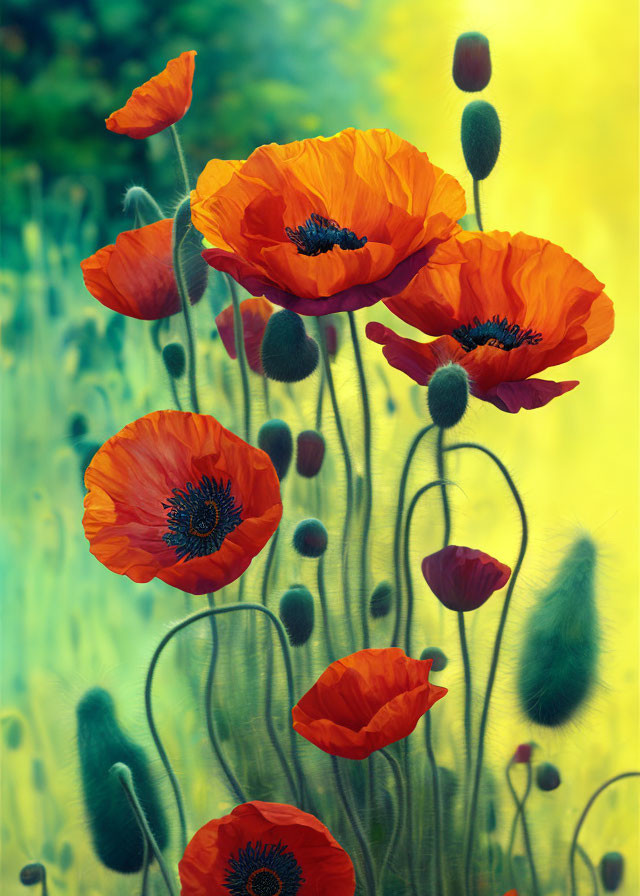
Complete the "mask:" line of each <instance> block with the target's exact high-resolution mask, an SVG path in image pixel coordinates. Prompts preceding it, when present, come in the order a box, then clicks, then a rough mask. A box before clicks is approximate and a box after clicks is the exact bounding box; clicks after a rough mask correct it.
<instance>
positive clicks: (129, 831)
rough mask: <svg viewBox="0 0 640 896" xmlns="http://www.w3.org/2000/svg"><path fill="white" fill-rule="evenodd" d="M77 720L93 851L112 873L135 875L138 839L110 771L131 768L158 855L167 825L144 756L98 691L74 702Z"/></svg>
mask: <svg viewBox="0 0 640 896" xmlns="http://www.w3.org/2000/svg"><path fill="white" fill-rule="evenodd" d="M77 717H78V755H79V758H80V772H81V776H82V790H83V796H84V803H85V808H86V811H87V815H88V818H89V827H90V830H91V837H92V840H93V845H94V848H95V851H96V853H97V855H98V858H99V859H100V860H101V861H102V862H103V863H104V864H105V865H106V866H107V868H111V869H112V870H113V871H119V872H120V873H122V874H129V873H133V872H135V871H140V869H141V868H142V864H143V861H144V841H143V836H142V834H141V832H140V828H139V826H138V822H137V820H136V817H135V815H134V814H133V810H132V809H131V807H130V805H129V803H128V801H127V797H126V795H125V794H124V792H123V790H122V787H121V785H120V783H119V782H118V780H117V779H116V778H115V777H114V776H113V775H110V774H109V770H110V769H111V767H112V766H113V765H114V764H115V763H118V762H122V763H124V764H125V765H127V766H128V767H129V768H130V769H131V774H132V777H133V781H134V785H135V791H136V794H137V796H138V799H139V800H140V805H141V806H142V809H143V811H144V813H145V816H146V818H147V820H148V822H149V826H150V828H151V831H152V833H153V835H154V837H155V839H156V842H157V844H158V846H159V848H160V849H161V850H162V849H164V848H165V846H166V845H167V840H168V831H167V823H166V820H165V816H164V812H163V810H162V806H161V804H160V799H159V797H158V793H157V790H156V787H155V784H154V781H153V778H152V777H151V770H150V767H149V761H148V759H147V756H146V754H145V752H144V750H143V749H142V748H141V747H139V746H138V745H137V744H135V743H133V741H131V740H130V739H129V738H128V737H127V736H126V735H125V734H124V732H123V731H122V730H121V728H120V726H119V725H118V722H117V720H116V717H115V707H114V703H113V700H112V698H111V695H110V694H108V693H107V691H105V690H103V689H102V688H92V689H91V690H90V691H87V693H86V694H85V695H84V697H83V698H82V699H81V700H80V702H79V703H78V707H77Z"/></svg>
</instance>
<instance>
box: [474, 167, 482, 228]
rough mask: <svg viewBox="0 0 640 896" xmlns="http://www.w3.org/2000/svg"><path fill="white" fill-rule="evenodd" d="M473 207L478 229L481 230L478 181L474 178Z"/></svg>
mask: <svg viewBox="0 0 640 896" xmlns="http://www.w3.org/2000/svg"><path fill="white" fill-rule="evenodd" d="M473 207H474V209H475V213H476V221H477V223H478V230H482V217H481V215H480V181H478V180H476V179H475V178H474V180H473Z"/></svg>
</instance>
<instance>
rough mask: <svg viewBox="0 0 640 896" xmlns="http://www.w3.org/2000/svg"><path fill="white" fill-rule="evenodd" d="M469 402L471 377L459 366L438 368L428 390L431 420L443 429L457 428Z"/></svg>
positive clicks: (449, 365)
mask: <svg viewBox="0 0 640 896" xmlns="http://www.w3.org/2000/svg"><path fill="white" fill-rule="evenodd" d="M468 402H469V376H468V375H467V371H466V370H465V369H464V367H461V366H460V365H459V364H445V365H444V366H443V367H438V369H437V370H436V371H435V373H434V374H433V376H432V377H431V379H430V380H429V386H428V388H427V404H428V406H429V413H430V414H431V419H432V420H433V422H434V423H435V424H436V426H440V427H441V428H442V429H449V427H451V426H455V425H456V423H459V422H460V420H462V418H463V417H464V412H465V411H466V410H467V404H468Z"/></svg>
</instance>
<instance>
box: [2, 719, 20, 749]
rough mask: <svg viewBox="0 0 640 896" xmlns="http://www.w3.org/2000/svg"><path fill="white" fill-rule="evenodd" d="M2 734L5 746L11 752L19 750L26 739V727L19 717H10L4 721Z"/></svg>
mask: <svg viewBox="0 0 640 896" xmlns="http://www.w3.org/2000/svg"><path fill="white" fill-rule="evenodd" d="M2 733H3V735H4V742H5V746H6V747H7V748H8V749H9V750H18V749H19V748H20V746H21V744H22V740H23V737H24V725H23V724H22V720H21V719H20V718H19V717H18V716H10V717H9V718H6V719H3V720H2Z"/></svg>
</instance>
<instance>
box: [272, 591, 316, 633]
mask: <svg viewBox="0 0 640 896" xmlns="http://www.w3.org/2000/svg"><path fill="white" fill-rule="evenodd" d="M278 614H279V616H280V619H281V620H282V624H283V625H284V627H285V628H286V630H287V634H288V635H289V643H290V644H291V646H292V647H301V646H302V645H303V644H306V643H307V641H308V640H309V638H310V636H311V632H312V631H313V620H314V606H313V597H312V595H311V592H310V591H309V589H308V588H305V586H304V585H292V586H291V588H289V590H288V591H285V593H284V594H283V595H282V597H281V598H280V607H279V610H278Z"/></svg>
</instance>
